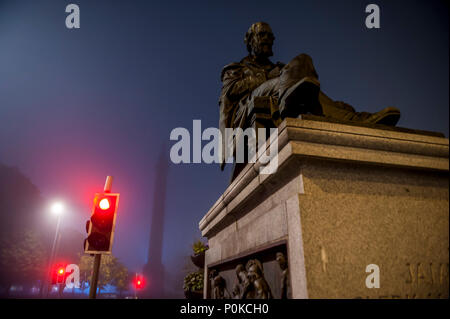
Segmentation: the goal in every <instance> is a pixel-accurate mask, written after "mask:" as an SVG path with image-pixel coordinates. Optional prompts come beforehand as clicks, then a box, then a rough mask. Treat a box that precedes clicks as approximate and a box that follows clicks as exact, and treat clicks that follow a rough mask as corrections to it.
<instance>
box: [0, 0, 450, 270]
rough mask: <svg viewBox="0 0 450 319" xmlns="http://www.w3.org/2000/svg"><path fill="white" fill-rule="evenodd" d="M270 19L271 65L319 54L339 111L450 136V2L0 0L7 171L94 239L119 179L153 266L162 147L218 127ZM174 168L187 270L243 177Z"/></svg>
mask: <svg viewBox="0 0 450 319" xmlns="http://www.w3.org/2000/svg"><path fill="white" fill-rule="evenodd" d="M69 3H76V4H78V5H79V6H80V10H81V28H80V29H74V30H69V29H67V28H66V27H65V18H66V15H67V14H66V13H65V7H66V5H67V4H69ZM369 3H376V4H378V5H379V6H380V9H381V29H378V30H376V29H370V30H369V29H366V27H365V24H364V21H365V18H366V16H367V13H365V6H366V5H367V4H369ZM257 21H266V22H268V23H269V24H270V25H271V26H272V29H273V31H274V34H275V37H276V39H275V43H274V48H273V49H274V54H275V55H274V57H273V58H272V61H274V62H276V61H282V62H285V63H287V62H289V60H290V59H291V58H293V57H294V56H296V55H297V54H299V53H302V52H304V53H307V54H309V55H311V56H312V58H313V61H314V64H315V67H316V70H317V72H318V73H319V80H320V82H321V87H322V89H323V91H324V92H325V93H326V94H327V95H329V96H330V97H331V98H333V99H334V100H342V101H345V102H347V103H349V104H351V105H353V106H354V107H355V108H356V109H357V110H358V111H369V112H375V111H379V110H381V109H382V108H384V107H387V106H396V107H398V108H399V109H400V110H401V111H402V117H401V119H400V122H399V123H398V126H402V127H408V128H415V129H422V130H430V131H438V132H442V133H444V134H445V135H446V136H447V137H448V132H449V124H448V123H449V121H448V113H449V95H448V85H449V73H448V70H449V62H448V57H449V42H448V38H449V33H448V6H447V5H446V4H445V2H444V1H380V0H373V1H170V0H168V1H82V0H73V1H72V0H71V1H63V0H57V1H22V0H21V1H1V0H0V163H3V164H6V165H9V166H17V167H18V168H19V169H20V170H21V171H22V172H23V173H24V174H25V175H26V176H28V177H29V178H30V179H31V181H32V182H33V183H34V184H35V185H36V186H37V187H38V188H39V189H40V190H41V192H42V195H43V196H44V198H45V199H46V201H48V203H49V205H50V203H51V202H52V201H53V200H54V199H61V200H63V201H64V202H65V203H66V205H67V207H68V209H69V212H68V214H67V216H65V217H64V220H63V225H64V227H70V228H73V229H76V230H78V231H79V232H80V233H82V234H83V235H84V234H85V233H84V225H85V221H86V220H87V219H88V218H89V216H90V209H91V201H92V198H93V194H94V192H96V191H101V190H102V189H103V184H104V182H105V177H106V175H113V176H114V178H115V180H114V183H113V191H117V192H120V193H121V199H120V206H119V211H118V217H117V228H116V235H115V240H114V248H113V253H114V254H115V255H116V256H117V257H119V258H120V259H121V260H122V261H123V262H124V263H125V264H126V265H127V266H129V267H130V268H131V269H133V270H134V269H135V270H138V269H141V268H142V266H143V264H144V263H146V261H147V250H148V238H149V230H150V222H151V208H152V201H153V200H154V198H153V190H154V187H155V185H154V179H155V173H156V172H155V171H154V167H155V165H156V161H157V159H158V157H159V155H160V153H161V150H162V147H163V145H164V144H165V145H166V153H167V158H169V147H170V146H172V145H173V144H174V143H175V142H172V141H170V140H169V134H170V131H171V130H172V129H173V128H175V127H185V128H187V129H188V130H189V131H190V132H192V120H194V119H201V120H202V129H205V128H207V127H212V126H214V127H217V126H218V120H219V107H218V96H219V93H220V88H221V83H220V72H221V69H222V67H223V66H224V65H226V64H228V63H230V62H233V61H239V60H240V59H241V58H243V57H244V56H245V55H246V54H247V52H246V49H245V45H244V43H243V38H244V34H245V32H246V31H247V29H248V27H249V26H250V25H251V23H253V22H257ZM191 156H192V154H191ZM169 166H170V167H169V175H168V183H167V187H168V190H167V202H166V224H165V228H164V247H163V262H164V263H165V264H166V265H169V264H172V265H174V264H179V263H180V262H181V261H180V259H179V258H180V256H183V255H189V254H191V248H190V246H191V244H192V242H193V240H194V239H195V238H200V232H199V230H198V222H199V221H200V219H201V218H202V217H203V215H204V214H205V213H206V212H207V211H208V209H209V208H210V207H211V206H212V205H213V204H214V202H215V201H216V200H217V199H218V197H219V196H220V195H221V194H222V193H223V191H224V190H225V188H226V187H227V185H228V181H229V177H230V170H229V168H228V169H227V170H226V171H225V172H221V171H220V169H219V166H218V165H217V164H215V165H212V164H211V165H208V164H181V165H175V164H172V163H170V165H169ZM39 213H42V214H43V215H45V216H47V213H46V212H39ZM81 245H82V243H80V246H81Z"/></svg>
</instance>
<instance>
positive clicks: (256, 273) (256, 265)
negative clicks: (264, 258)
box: [247, 259, 263, 282]
mask: <svg viewBox="0 0 450 319" xmlns="http://www.w3.org/2000/svg"><path fill="white" fill-rule="evenodd" d="M261 277H263V268H262V265H261V263H260V262H259V260H257V259H251V260H249V261H248V262H247V278H248V280H249V281H250V282H254V281H255V280H257V279H259V278H261Z"/></svg>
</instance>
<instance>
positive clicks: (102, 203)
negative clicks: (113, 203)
mask: <svg viewBox="0 0 450 319" xmlns="http://www.w3.org/2000/svg"><path fill="white" fill-rule="evenodd" d="M98 206H99V207H100V208H101V209H103V210H107V209H109V207H110V204H109V200H108V199H107V198H103V199H101V200H100V203H99V204H98Z"/></svg>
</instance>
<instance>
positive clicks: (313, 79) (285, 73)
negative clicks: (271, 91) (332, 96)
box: [279, 54, 323, 118]
mask: <svg viewBox="0 0 450 319" xmlns="http://www.w3.org/2000/svg"><path fill="white" fill-rule="evenodd" d="M319 91H320V83H319V81H318V75H317V72H316V70H315V68H314V65H313V62H312V59H311V57H310V56H309V55H307V54H300V55H298V56H296V57H295V58H294V59H292V60H291V61H290V62H289V63H288V64H286V65H285V66H284V68H283V69H282V70H281V74H280V84H279V101H280V103H279V104H280V113H281V117H282V118H284V117H297V116H298V115H299V114H304V113H312V114H315V115H323V112H322V108H321V105H320V103H319V97H318V95H319Z"/></svg>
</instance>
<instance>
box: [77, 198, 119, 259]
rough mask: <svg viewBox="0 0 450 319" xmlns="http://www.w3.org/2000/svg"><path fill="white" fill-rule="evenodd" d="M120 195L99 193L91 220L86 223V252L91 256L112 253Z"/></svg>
mask: <svg viewBox="0 0 450 319" xmlns="http://www.w3.org/2000/svg"><path fill="white" fill-rule="evenodd" d="M118 205H119V194H111V193H97V194H95V197H94V206H93V208H92V215H91V219H90V220H88V221H87V223H86V232H87V233H88V237H87V238H86V240H85V241H84V251H85V252H86V253H89V254H104V253H106V254H108V253H111V249H112V242H113V237H114V226H115V224H116V212H117V207H118Z"/></svg>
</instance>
